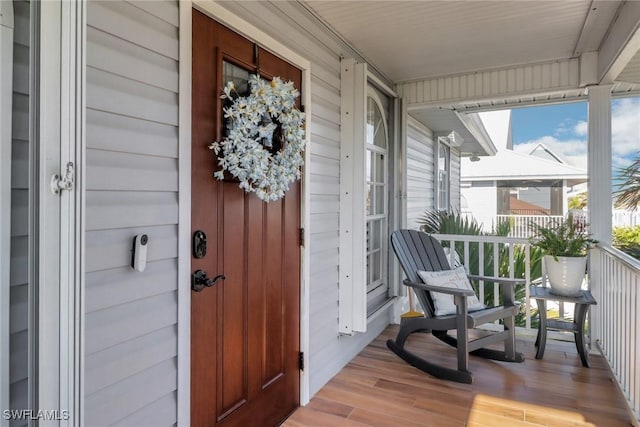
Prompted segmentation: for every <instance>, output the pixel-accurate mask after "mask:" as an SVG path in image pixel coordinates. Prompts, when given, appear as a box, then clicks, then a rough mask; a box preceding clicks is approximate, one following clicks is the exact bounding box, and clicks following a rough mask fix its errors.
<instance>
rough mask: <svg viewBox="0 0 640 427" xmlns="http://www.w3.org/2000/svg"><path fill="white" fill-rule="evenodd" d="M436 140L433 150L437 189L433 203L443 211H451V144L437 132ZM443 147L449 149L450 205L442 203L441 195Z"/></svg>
mask: <svg viewBox="0 0 640 427" xmlns="http://www.w3.org/2000/svg"><path fill="white" fill-rule="evenodd" d="M435 137H436V138H435V140H436V144H435V147H434V148H435V150H434V152H433V157H434V166H435V167H434V168H433V171H434V182H435V191H434V199H435V200H434V201H433V205H434V206H435V207H436V209H437V210H441V211H450V210H451V145H449V144H448V143H446V142H444V139H445V137H444V136H442V135H440V134H436V135H435ZM441 147H445V148H446V149H447V150H448V151H447V159H446V172H447V183H446V184H447V190H446V191H447V205H448V206H444V207H443V206H441V203H440V195H441V191H440V148H441Z"/></svg>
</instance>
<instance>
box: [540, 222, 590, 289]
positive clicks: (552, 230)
mask: <svg viewBox="0 0 640 427" xmlns="http://www.w3.org/2000/svg"><path fill="white" fill-rule="evenodd" d="M529 227H530V228H531V229H532V231H533V233H534V235H533V237H532V238H531V245H532V246H534V247H538V248H540V250H541V251H542V253H543V255H544V257H543V260H544V261H543V262H544V266H545V269H546V272H547V277H548V279H549V284H550V285H551V292H552V293H554V294H556V295H562V296H576V295H578V294H580V286H581V285H582V280H583V278H584V273H585V271H586V268H587V251H588V250H589V249H591V248H593V246H594V245H595V244H596V243H598V242H597V240H594V239H592V238H591V234H589V233H588V231H587V224H586V223H585V222H584V221H582V220H580V219H576V218H574V217H573V215H568V216H567V217H566V218H565V219H564V220H562V221H560V222H551V223H549V224H548V225H540V224H536V223H530V224H529Z"/></svg>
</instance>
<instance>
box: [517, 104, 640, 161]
mask: <svg viewBox="0 0 640 427" xmlns="http://www.w3.org/2000/svg"><path fill="white" fill-rule="evenodd" d="M588 128H589V126H588V123H587V122H586V121H584V120H581V121H579V122H578V123H576V124H575V125H573V127H572V128H570V130H569V127H568V121H567V120H566V119H565V120H564V121H563V122H562V123H560V125H558V128H557V129H555V130H554V133H553V134H554V135H556V136H564V135H567V136H568V138H569V139H564V138H563V139H560V138H557V137H556V136H551V135H547V136H543V137H540V138H537V139H534V140H531V141H526V142H524V143H520V144H517V145H515V146H514V150H515V151H518V152H522V153H527V154H528V153H530V152H531V150H533V149H534V148H535V146H536V145H538V144H540V143H542V144H544V145H545V146H547V147H548V148H549V149H551V151H553V152H554V153H555V154H557V155H559V156H560V157H562V158H563V159H564V160H565V161H566V162H567V163H569V164H570V165H573V166H577V167H580V168H584V169H586V168H587V151H588V149H587V132H588ZM611 137H612V150H611V151H612V163H613V166H614V168H620V167H624V166H627V165H628V164H629V163H630V158H631V157H633V156H634V155H635V154H636V153H640V97H635V98H622V99H619V100H615V101H613V103H612V107H611Z"/></svg>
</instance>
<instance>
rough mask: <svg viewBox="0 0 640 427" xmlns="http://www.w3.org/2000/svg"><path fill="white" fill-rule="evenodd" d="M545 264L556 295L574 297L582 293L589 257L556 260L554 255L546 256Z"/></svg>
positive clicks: (552, 290)
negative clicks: (581, 288)
mask: <svg viewBox="0 0 640 427" xmlns="http://www.w3.org/2000/svg"><path fill="white" fill-rule="evenodd" d="M544 266H545V268H546V270H547V277H548V278H549V284H550V285H551V292H552V293H554V294H556V295H562V296H566V297H574V296H577V295H579V294H580V287H581V286H582V281H583V279H584V273H585V270H586V268H587V257H586V256H583V257H563V256H559V257H558V260H557V261H556V260H554V259H553V256H551V255H545V256H544Z"/></svg>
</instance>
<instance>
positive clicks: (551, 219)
mask: <svg viewBox="0 0 640 427" xmlns="http://www.w3.org/2000/svg"><path fill="white" fill-rule="evenodd" d="M563 218H564V217H563V216H562V215H496V225H497V224H501V223H503V222H509V223H511V233H510V234H509V235H510V236H511V237H523V238H529V237H531V236H532V234H533V233H532V231H531V226H530V225H529V224H531V223H534V224H537V225H540V226H544V227H547V226H549V225H550V224H552V223H555V224H558V223H560V222H562V220H563Z"/></svg>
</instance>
